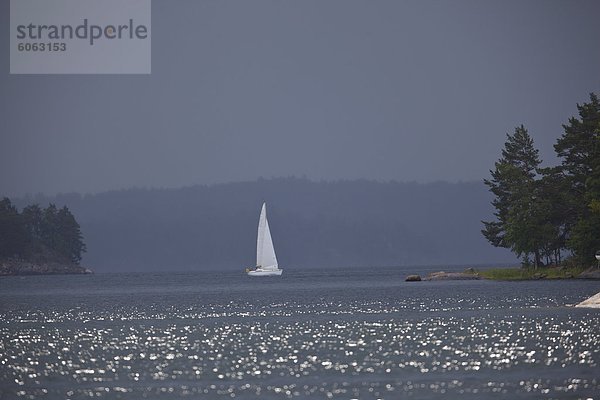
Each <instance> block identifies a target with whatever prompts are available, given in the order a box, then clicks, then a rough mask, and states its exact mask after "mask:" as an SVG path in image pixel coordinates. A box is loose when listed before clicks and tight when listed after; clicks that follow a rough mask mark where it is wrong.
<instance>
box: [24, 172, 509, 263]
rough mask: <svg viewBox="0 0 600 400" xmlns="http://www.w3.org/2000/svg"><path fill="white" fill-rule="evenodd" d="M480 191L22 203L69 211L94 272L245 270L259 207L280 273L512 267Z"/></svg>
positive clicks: (300, 192) (252, 192) (198, 191)
mask: <svg viewBox="0 0 600 400" xmlns="http://www.w3.org/2000/svg"><path fill="white" fill-rule="evenodd" d="M490 200H491V196H490V194H489V193H488V191H487V189H486V187H485V186H484V185H483V183H479V182H472V183H445V182H438V183H428V184H419V183H396V182H388V183H380V182H374V181H364V180H355V181H337V182H312V181H309V180H306V179H298V178H277V179H269V180H265V179H259V180H258V181H254V182H241V183H229V184H218V185H212V186H192V187H185V188H180V189H130V190H124V191H111V192H104V193H99V194H94V195H85V196H81V195H79V194H66V195H58V196H54V197H45V196H42V195H38V196H35V197H26V198H22V199H17V200H16V201H15V203H16V204H17V205H18V206H19V207H23V206H24V205H27V204H31V203H39V204H46V203H48V202H53V203H56V205H57V206H62V205H67V206H68V207H69V208H70V209H71V210H72V212H73V213H74V214H75V216H76V218H77V220H78V221H79V223H80V225H81V229H82V232H83V234H84V238H85V242H86V244H87V248H88V253H86V254H85V255H84V259H83V264H84V265H87V266H90V267H92V268H93V269H95V270H96V271H97V272H109V271H156V270H173V271H177V270H214V269H241V268H244V267H246V266H251V265H253V264H254V262H255V243H256V242H255V241H256V226H257V221H258V214H259V211H260V206H261V204H262V202H263V201H267V203H268V213H269V223H270V225H271V231H272V233H273V241H274V243H275V247H276V250H277V256H278V259H279V262H280V265H282V267H283V268H286V267H287V268H307V267H308V268H310V267H341V266H345V267H348V266H352V267H360V266H395V265H444V264H448V265H449V264H462V263H464V264H474V263H477V264H482V263H488V264H489V263H501V262H509V263H514V262H515V258H514V257H513V256H512V255H511V254H510V253H509V252H508V251H506V250H504V249H496V248H493V247H492V246H491V245H489V244H488V243H487V242H486V240H485V239H484V238H483V236H482V235H481V233H480V230H481V228H482V226H481V222H480V221H481V220H482V219H489V218H490V216H491V213H492V209H491V206H490Z"/></svg>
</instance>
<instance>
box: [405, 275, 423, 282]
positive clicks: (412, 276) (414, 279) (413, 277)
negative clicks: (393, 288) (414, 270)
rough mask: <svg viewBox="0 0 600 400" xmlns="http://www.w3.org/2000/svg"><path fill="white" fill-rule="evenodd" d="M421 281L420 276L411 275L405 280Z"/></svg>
mask: <svg viewBox="0 0 600 400" xmlns="http://www.w3.org/2000/svg"><path fill="white" fill-rule="evenodd" d="M420 280H421V277H420V276H419V275H409V276H407V277H406V279H405V281H406V282H419V281H420Z"/></svg>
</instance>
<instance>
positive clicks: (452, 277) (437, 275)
mask: <svg viewBox="0 0 600 400" xmlns="http://www.w3.org/2000/svg"><path fill="white" fill-rule="evenodd" d="M476 279H482V278H481V276H479V274H478V273H477V272H475V270H474V269H472V268H468V269H467V270H465V271H464V272H444V271H439V272H432V273H430V274H427V276H426V277H425V278H423V280H424V281H460V280H476Z"/></svg>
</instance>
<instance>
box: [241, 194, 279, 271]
mask: <svg viewBox="0 0 600 400" xmlns="http://www.w3.org/2000/svg"><path fill="white" fill-rule="evenodd" d="M246 272H247V273H248V275H250V276H279V275H281V273H282V272H283V270H282V269H279V265H278V264H277V256H276V255H275V248H274V247H273V239H272V238H271V230H270V229H269V221H268V220H267V204H266V203H263V205H262V209H261V210H260V218H259V219H258V236H257V237H256V268H254V269H249V268H248V269H246Z"/></svg>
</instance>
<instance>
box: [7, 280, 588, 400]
mask: <svg viewBox="0 0 600 400" xmlns="http://www.w3.org/2000/svg"><path fill="white" fill-rule="evenodd" d="M410 272H414V271H410ZM408 273H409V271H407V270H402V269H398V268H383V269H381V268H380V269H366V270H341V269H340V270H327V271H294V270H293V269H289V270H286V271H285V272H284V275H283V276H282V277H274V278H250V277H247V276H245V275H243V274H239V273H230V272H227V273H216V272H214V273H205V274H201V273H188V274H182V273H180V274H145V275H142V274H105V275H94V276H39V277H35V276H31V277H5V278H0V337H1V338H2V339H1V340H2V341H1V343H0V363H1V364H0V398H2V399H13V398H24V399H28V398H29V399H65V398H70V399H82V398H91V397H94V398H100V399H117V398H120V399H138V398H152V399H155V398H156V399H171V398H177V399H179V398H227V399H231V398H256V397H257V396H260V397H261V398H267V399H268V398H273V399H280V398H281V399H285V398H315V399H327V398H340V399H348V398H360V399H370V398H373V399H375V398H382V399H396V398H404V397H406V398H415V399H417V398H418V399H428V398H432V399H445V398H456V397H458V396H460V397H464V398H473V399H479V398H506V399H519V398H526V399H540V398H543V399H551V398H555V399H558V398H560V399H563V398H573V399H575V398H583V399H587V398H596V399H597V398H600V397H599V395H598V393H600V366H599V365H600V346H599V344H600V311H599V310H591V309H576V308H572V307H569V306H568V305H572V304H575V303H578V302H580V301H582V300H584V299H585V298H587V297H589V296H591V295H593V294H595V293H597V292H598V291H600V282H597V281H531V282H513V283H508V282H488V281H449V282H411V283H407V282H404V277H405V276H406V275H407V274H408Z"/></svg>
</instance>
